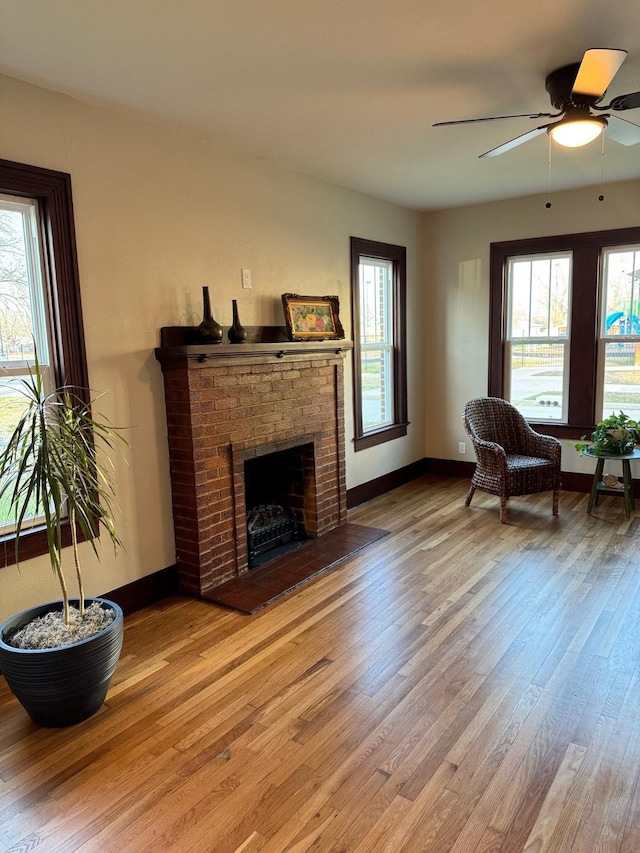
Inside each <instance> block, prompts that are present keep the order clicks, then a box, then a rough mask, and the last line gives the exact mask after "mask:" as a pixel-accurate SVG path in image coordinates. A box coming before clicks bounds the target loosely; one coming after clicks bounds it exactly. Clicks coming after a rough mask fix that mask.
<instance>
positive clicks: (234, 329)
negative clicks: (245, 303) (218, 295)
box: [227, 299, 247, 344]
mask: <svg viewBox="0 0 640 853" xmlns="http://www.w3.org/2000/svg"><path fill="white" fill-rule="evenodd" d="M231 304H232V306H233V323H232V324H231V328H230V329H229V331H228V332H227V335H228V337H229V341H230V342H231V343H232V344H243V343H245V341H246V340H247V330H246V329H245V327H244V326H243V325H242V323H241V322H240V318H239V317H238V300H237V299H232V300H231Z"/></svg>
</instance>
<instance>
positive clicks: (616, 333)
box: [489, 228, 640, 438]
mask: <svg viewBox="0 0 640 853" xmlns="http://www.w3.org/2000/svg"><path fill="white" fill-rule="evenodd" d="M489 350H490V361H489V394H491V395H493V396H498V397H505V398H506V399H508V400H510V401H511V402H512V403H513V404H514V405H515V406H516V407H517V408H518V409H519V410H520V411H521V412H522V413H523V415H524V416H525V417H526V418H527V420H529V421H530V422H532V423H534V424H539V425H540V427H541V428H543V429H544V431H545V432H548V433H551V434H554V435H557V436H559V437H566V438H575V437H578V436H581V435H583V434H585V433H588V432H589V431H591V430H592V429H593V426H594V424H595V423H596V421H598V420H600V419H601V418H602V417H603V416H604V415H606V414H610V413H611V412H612V411H618V410H619V409H621V408H623V409H624V411H625V412H628V413H629V414H631V416H632V417H635V416H636V413H637V415H638V416H640V228H626V229H618V230H615V231H599V232H593V233H589V234H572V235H564V236H559V237H543V238H536V239H532V240H518V241H510V242H506V243H494V244H492V246H491V318H490V340H489ZM636 352H638V361H637V364H638V366H637V367H636ZM636 407H637V408H636Z"/></svg>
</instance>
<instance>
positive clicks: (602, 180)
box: [598, 133, 604, 201]
mask: <svg viewBox="0 0 640 853" xmlns="http://www.w3.org/2000/svg"><path fill="white" fill-rule="evenodd" d="M598 201H604V133H603V134H602V148H601V149H600V195H599V196H598Z"/></svg>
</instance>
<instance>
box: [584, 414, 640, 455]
mask: <svg viewBox="0 0 640 853" xmlns="http://www.w3.org/2000/svg"><path fill="white" fill-rule="evenodd" d="M638 429H639V427H638V422H637V421H634V420H633V419H632V418H630V417H629V416H628V415H625V413H624V412H622V411H621V412H620V413H619V414H617V415H609V417H608V418H605V419H604V420H602V421H600V423H599V424H598V425H597V426H596V428H595V429H594V431H593V432H592V433H591V441H586V438H587V437H586V435H583V436H582V439H581V440H580V441H579V442H577V443H576V445H575V448H576V450H577V451H579V452H580V453H581V452H582V451H583V450H589V452H590V453H594V454H595V455H596V456H599V455H602V454H607V453H616V454H619V455H620V456H622V455H623V454H625V453H631V451H632V450H633V449H634V447H635V446H636V442H637V440H638Z"/></svg>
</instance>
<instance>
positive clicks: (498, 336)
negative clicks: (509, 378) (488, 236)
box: [488, 228, 640, 439]
mask: <svg viewBox="0 0 640 853" xmlns="http://www.w3.org/2000/svg"><path fill="white" fill-rule="evenodd" d="M637 243H640V228H617V229H613V230H611V231H591V232H588V233H584V234H564V235H561V236H553V237H534V238H531V239H525V240H510V241H507V242H502V243H492V244H491V269H490V320H489V383H488V385H489V395H490V396H492V397H503V396H504V368H505V340H506V328H507V287H508V282H507V275H506V271H507V260H508V259H509V258H512V257H514V256H518V255H532V254H538V253H539V254H544V253H550V252H571V253H572V257H573V260H572V271H573V274H572V293H571V342H570V350H569V401H568V402H569V406H568V409H569V415H568V423H567V424H555V423H549V422H548V421H545V422H541V423H537V422H535V421H530V423H531V425H532V426H533V428H534V429H537V430H539V431H542V432H545V433H547V434H549V435H555V436H557V437H558V438H567V439H574V438H579V437H580V436H582V435H585V434H587V433H589V432H591V431H592V430H593V428H594V425H595V420H596V393H597V389H596V381H597V380H596V371H597V359H598V316H599V313H598V312H599V292H600V267H601V257H602V252H603V250H604V249H605V248H612V247H615V246H625V245H633V244H637Z"/></svg>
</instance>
